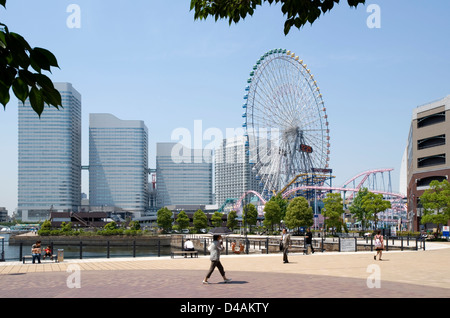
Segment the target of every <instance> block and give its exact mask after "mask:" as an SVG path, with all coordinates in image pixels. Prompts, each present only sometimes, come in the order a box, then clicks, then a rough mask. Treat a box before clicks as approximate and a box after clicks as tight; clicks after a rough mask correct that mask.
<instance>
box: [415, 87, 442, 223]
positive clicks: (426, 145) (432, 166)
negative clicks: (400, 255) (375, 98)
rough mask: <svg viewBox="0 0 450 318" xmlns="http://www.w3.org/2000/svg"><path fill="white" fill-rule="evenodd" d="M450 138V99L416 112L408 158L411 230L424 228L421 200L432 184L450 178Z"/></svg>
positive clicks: (416, 109)
mask: <svg viewBox="0 0 450 318" xmlns="http://www.w3.org/2000/svg"><path fill="white" fill-rule="evenodd" d="M449 136H450V95H449V96H447V97H445V98H442V99H440V100H438V101H434V102H431V103H428V104H426V105H422V106H419V107H417V108H415V109H414V111H413V118H412V122H411V128H410V131H409V136H408V146H407V155H406V156H407V160H406V171H407V173H406V174H407V187H408V188H407V196H408V215H409V216H410V218H409V219H410V224H409V230H413V231H418V230H419V229H420V228H421V226H423V225H422V224H421V218H422V213H423V208H422V206H421V204H420V196H421V195H422V194H423V193H424V191H425V190H426V189H429V185H430V182H431V181H433V180H437V181H442V180H444V179H448V176H449V175H450V162H449V160H450V143H448V142H447V138H448V137H449Z"/></svg>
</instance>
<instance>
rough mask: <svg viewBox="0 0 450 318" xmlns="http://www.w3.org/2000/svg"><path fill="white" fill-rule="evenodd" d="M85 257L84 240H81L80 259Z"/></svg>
mask: <svg viewBox="0 0 450 318" xmlns="http://www.w3.org/2000/svg"><path fill="white" fill-rule="evenodd" d="M82 258H83V241H80V259H82Z"/></svg>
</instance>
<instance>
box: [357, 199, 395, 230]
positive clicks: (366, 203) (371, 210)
mask: <svg viewBox="0 0 450 318" xmlns="http://www.w3.org/2000/svg"><path fill="white" fill-rule="evenodd" d="M361 203H362V208H363V209H364V210H365V211H366V213H367V217H368V219H369V220H373V221H374V223H375V228H377V222H378V213H379V212H383V211H385V210H387V209H389V208H390V207H391V202H389V201H387V200H384V199H383V195H382V194H381V193H378V194H375V193H373V192H370V191H369V192H368V193H367V194H366V195H365V196H364V197H363V199H362V201H361Z"/></svg>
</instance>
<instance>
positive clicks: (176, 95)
mask: <svg viewBox="0 0 450 318" xmlns="http://www.w3.org/2000/svg"><path fill="white" fill-rule="evenodd" d="M189 4H190V1H189V0H174V1H154V0H145V1H144V0H133V1H130V2H129V3H127V2H125V1H115V0H109V1H106V0H96V1H93V0H68V1H66V0H46V1H35V0H14V1H13V0H8V1H7V9H6V10H4V9H0V21H1V22H3V23H5V24H7V25H8V27H9V29H10V31H12V32H17V33H19V34H21V35H23V36H24V37H25V38H26V39H27V40H28V42H29V43H30V45H31V46H33V47H34V46H38V47H44V48H47V49H49V50H50V51H52V52H53V53H54V54H55V55H56V57H57V59H58V62H59V65H60V67H61V69H55V70H54V71H53V74H51V79H52V80H53V81H55V82H70V83H72V85H73V86H74V87H75V88H76V89H77V90H78V91H79V92H80V93H81V95H82V112H83V123H82V125H83V128H82V129H83V130H82V131H83V164H84V165H87V164H88V163H89V158H88V127H89V113H105V112H107V113H112V114H114V115H115V116H117V117H118V118H120V119H131V120H135V119H139V120H143V121H145V124H146V125H147V127H148V129H149V156H150V164H151V168H154V167H155V151H156V142H166V141H171V134H172V132H173V131H174V130H175V129H176V128H180V127H184V128H186V129H188V130H190V131H192V132H193V130H194V121H196V120H200V121H201V123H202V127H203V130H206V129H208V128H219V129H220V130H222V131H223V132H224V134H225V130H226V128H237V127H241V125H242V122H243V120H242V117H241V115H242V112H243V110H242V108H241V106H242V104H243V96H244V89H245V86H246V85H247V83H246V80H247V78H248V77H249V72H250V71H251V70H252V67H253V65H254V64H255V62H256V61H257V60H258V58H259V57H260V56H261V55H263V54H264V53H265V52H267V51H268V50H271V49H274V48H285V49H287V50H291V51H293V52H295V53H296V55H298V56H299V57H300V58H301V59H303V60H304V62H305V63H306V64H308V68H310V69H311V73H312V74H314V77H315V79H316V80H317V83H318V86H319V87H320V90H321V93H322V95H323V98H324V101H325V105H326V108H327V114H328V120H329V123H330V126H329V127H330V136H331V141H330V142H331V154H330V158H331V160H330V168H332V169H333V175H335V176H336V178H335V179H334V180H333V185H342V184H343V183H344V182H345V181H346V180H348V179H350V178H351V177H353V176H354V175H356V174H358V173H360V172H363V171H366V170H369V169H377V168H394V169H395V170H394V172H393V174H392V182H393V190H394V191H398V185H399V180H398V178H399V172H400V171H399V170H400V164H401V159H402V155H403V151H404V149H405V146H406V140H407V136H408V131H409V126H410V122H411V116H412V110H413V109H414V108H415V107H417V106H419V105H422V104H425V103H428V102H431V101H434V100H436V99H440V98H442V97H444V96H447V95H449V94H450V85H449V84H450V75H449V74H450V72H449V71H450V58H449V57H450V53H449V52H450V40H449V38H450V37H449V35H450V19H449V18H448V12H450V1H448V0H432V1H422V0H395V1H392V0H379V1H367V3H366V5H365V6H359V7H358V9H350V8H349V7H348V5H347V2H346V1H341V4H340V5H337V6H335V8H334V9H333V10H332V11H331V12H329V13H327V14H325V15H323V16H321V17H320V18H319V20H317V21H316V22H315V23H314V24H313V25H312V26H311V25H309V24H308V25H306V26H305V27H303V28H302V29H301V30H297V29H295V28H293V29H292V30H291V32H290V34H289V35H287V36H285V35H284V34H283V23H284V18H283V15H282V13H281V10H280V6H278V5H272V6H269V5H264V6H263V7H260V8H258V9H257V11H256V13H255V14H254V16H253V17H248V18H246V19H245V20H244V21H241V22H239V23H238V24H237V25H231V26H229V25H228V22H227V21H220V20H219V21H217V22H214V19H208V20H206V21H194V18H193V12H190V11H189ZM371 4H375V5H377V7H378V8H379V9H380V15H379V17H380V20H379V22H380V25H379V28H370V27H369V26H370V25H368V24H367V20H368V18H369V21H373V20H372V19H371V18H372V17H374V16H373V15H372V14H374V13H375V12H373V11H370V12H367V9H368V8H369V5H371ZM71 5H76V6H75V8H79V9H80V11H79V12H80V14H79V16H74V15H73V14H74V13H76V12H77V11H71V9H72V7H74V6H71ZM68 9H69V10H68ZM68 11H69V12H68ZM72 17H75V18H76V17H79V18H80V19H79V20H77V19H75V20H72V19H71V18H72ZM68 20H69V22H78V21H80V25H76V24H75V25H73V24H70V23H68ZM71 26H75V27H73V28H71ZM17 107H18V106H17V99H16V98H12V99H11V102H10V103H9V104H8V105H7V107H6V110H5V111H1V114H0V133H1V135H2V142H1V154H2V155H1V156H0V176H1V182H0V206H5V207H6V208H7V209H8V210H9V213H10V214H11V213H12V212H13V211H14V209H15V208H16V206H17ZM44 114H45V113H44ZM83 180H84V181H83V191H85V192H88V189H87V188H86V186H85V185H86V184H87V180H88V174H87V172H86V171H83Z"/></svg>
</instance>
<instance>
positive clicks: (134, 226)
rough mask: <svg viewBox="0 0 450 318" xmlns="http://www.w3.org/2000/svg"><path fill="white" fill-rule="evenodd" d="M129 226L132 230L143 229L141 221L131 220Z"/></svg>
mask: <svg viewBox="0 0 450 318" xmlns="http://www.w3.org/2000/svg"><path fill="white" fill-rule="evenodd" d="M128 226H129V227H130V230H135V231H138V230H140V229H141V224H140V223H139V221H130V223H128Z"/></svg>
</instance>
